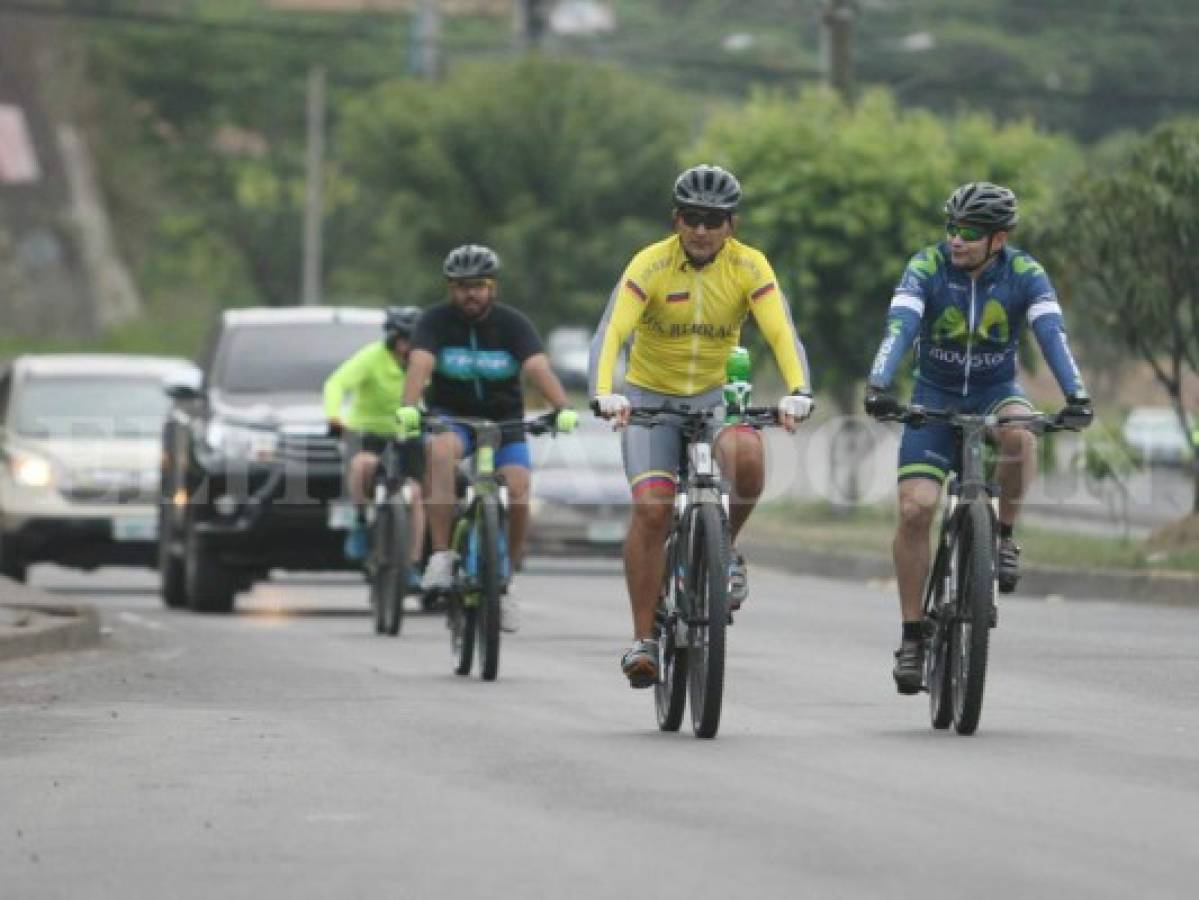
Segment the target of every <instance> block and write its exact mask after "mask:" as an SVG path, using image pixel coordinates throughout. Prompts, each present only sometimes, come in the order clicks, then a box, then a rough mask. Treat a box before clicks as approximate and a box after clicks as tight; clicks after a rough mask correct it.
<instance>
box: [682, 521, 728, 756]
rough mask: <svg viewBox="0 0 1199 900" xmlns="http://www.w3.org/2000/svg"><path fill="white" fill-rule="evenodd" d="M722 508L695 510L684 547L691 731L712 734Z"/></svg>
mask: <svg viewBox="0 0 1199 900" xmlns="http://www.w3.org/2000/svg"><path fill="white" fill-rule="evenodd" d="M726 528H727V526H726V524H725V520H724V514H723V510H722V509H721V508H720V507H718V506H716V505H715V504H703V505H701V506H699V507H698V508H697V509H696V510H695V514H694V515H693V517H692V524H691V539H690V541H689V545H688V547H687V554H688V562H689V563H690V570H691V571H690V579H689V580H690V584H691V609H690V616H689V621H688V633H689V635H690V638H691V640H690V646H689V648H688V651H687V656H688V659H687V668H688V676H689V677H688V688H689V690H688V693H689V695H690V699H691V727H692V729H693V730H694V731H695V736H696V737H701V738H713V737H716V731H717V730H718V729H719V728H720V707H721V703H722V702H723V699H724V650H725V633H726V628H727V626H728V617H729V605H728V578H729V555H730V553H729V539H728V532H727V530H726Z"/></svg>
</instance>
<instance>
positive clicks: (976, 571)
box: [949, 503, 995, 734]
mask: <svg viewBox="0 0 1199 900" xmlns="http://www.w3.org/2000/svg"><path fill="white" fill-rule="evenodd" d="M963 525H964V526H965V527H964V529H963V533H962V534H961V535H960V536H959V538H958V544H957V552H958V557H957V560H956V562H957V565H956V566H955V569H956V574H957V577H958V585H959V587H958V602H957V611H956V612H957V614H956V616H955V617H954V619H953V628H952V638H951V642H950V666H949V679H950V685H951V689H952V694H953V727H954V730H955V731H957V733H958V734H974V731H975V729H977V728H978V721H979V718H980V717H981V716H982V709H983V686H984V684H985V682H986V678H987V651H988V645H989V643H990V636H991V615H992V611H993V610H994V608H995V537H994V531H993V529H992V525H991V510H990V507H988V506H987V505H986V504H983V503H972V504H971V505H970V509H969V512H968V515H967V519H966V521H965V522H963Z"/></svg>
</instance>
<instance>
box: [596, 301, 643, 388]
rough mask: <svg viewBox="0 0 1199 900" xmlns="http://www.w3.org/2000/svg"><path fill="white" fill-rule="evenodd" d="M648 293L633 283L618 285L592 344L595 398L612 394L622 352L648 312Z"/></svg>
mask: <svg viewBox="0 0 1199 900" xmlns="http://www.w3.org/2000/svg"><path fill="white" fill-rule="evenodd" d="M645 303H646V298H645V293H644V291H642V289H641V288H640V287H639V286H637V285H636V284H635V283H634V282H633V281H632V279H628V278H626V279H625V280H624V281H623V282H622V283H621V284H619V285H617V287H616V289H615V290H614V291H613V292H612V297H611V298H610V299H609V301H608V308H607V309H606V310H604V317H603V319H601V320H600V325H599V328H598V329H597V330H596V333H595V338H594V339H593V340H592V342H591V361H590V366H589V368H590V373H589V378H588V393H589V394H590V395H591V396H592V397H598V396H600V395H602V394H610V393H612V376H613V374H614V373H615V371H616V360H617V358H618V357H619V356H620V348H621V347H622V346H623V345H624V342H625V341H627V340H628V338H629V335H630V334H632V333H633V329H634V328H635V327H636V326H637V322H638V321H639V320H640V319H641V313H642V311H643V310H644V309H645Z"/></svg>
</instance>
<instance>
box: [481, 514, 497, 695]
mask: <svg viewBox="0 0 1199 900" xmlns="http://www.w3.org/2000/svg"><path fill="white" fill-rule="evenodd" d="M476 527H477V528H478V529H479V536H478V541H479V606H478V625H479V656H480V659H479V668H480V673H479V674H480V677H481V678H482V679H483V680H484V681H495V679H496V676H497V675H499V672H500V617H501V609H500V603H501V594H502V590H503V579H502V577H501V574H500V552H499V546H500V545H499V542H500V508H499V501H498V500H497V499H496V498H495V497H493V496H487V497H484V498H483V500H482V503H481V505H480V509H479V519H478V522H477V524H476Z"/></svg>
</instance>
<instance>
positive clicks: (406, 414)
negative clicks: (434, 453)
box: [396, 406, 420, 441]
mask: <svg viewBox="0 0 1199 900" xmlns="http://www.w3.org/2000/svg"><path fill="white" fill-rule="evenodd" d="M396 420H397V421H398V422H399V423H400V433H399V438H400V440H402V441H406V440H408V439H409V438H414V437H420V410H419V409H418V408H417V407H415V406H401V407H400V408H399V409H397V410H396Z"/></svg>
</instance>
